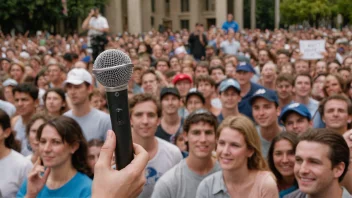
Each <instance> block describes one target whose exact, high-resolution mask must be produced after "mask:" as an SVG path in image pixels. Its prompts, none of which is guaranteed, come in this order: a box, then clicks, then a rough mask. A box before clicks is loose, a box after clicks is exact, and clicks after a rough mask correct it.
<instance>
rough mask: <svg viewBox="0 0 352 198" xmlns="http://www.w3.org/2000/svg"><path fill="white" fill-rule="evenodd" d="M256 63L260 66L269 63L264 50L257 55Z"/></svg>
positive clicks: (267, 55)
mask: <svg viewBox="0 0 352 198" xmlns="http://www.w3.org/2000/svg"><path fill="white" fill-rule="evenodd" d="M258 61H259V64H260V65H264V64H265V63H267V62H268V61H269V54H268V52H267V51H265V50H261V51H260V52H259V55H258Z"/></svg>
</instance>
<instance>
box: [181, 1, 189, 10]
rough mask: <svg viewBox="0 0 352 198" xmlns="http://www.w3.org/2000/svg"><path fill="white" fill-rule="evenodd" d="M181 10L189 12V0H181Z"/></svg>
mask: <svg viewBox="0 0 352 198" xmlns="http://www.w3.org/2000/svg"><path fill="white" fill-rule="evenodd" d="M181 12H189V0H181Z"/></svg>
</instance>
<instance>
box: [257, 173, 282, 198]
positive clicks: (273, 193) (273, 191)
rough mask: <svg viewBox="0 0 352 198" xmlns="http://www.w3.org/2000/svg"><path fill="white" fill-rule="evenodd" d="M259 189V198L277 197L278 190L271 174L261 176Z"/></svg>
mask: <svg viewBox="0 0 352 198" xmlns="http://www.w3.org/2000/svg"><path fill="white" fill-rule="evenodd" d="M260 191H261V192H262V196H261V198H279V190H278V189H277V185H276V182H275V180H274V178H273V176H272V175H271V174H268V175H267V176H265V178H263V180H262V185H261V189H260Z"/></svg>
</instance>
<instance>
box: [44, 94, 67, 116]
mask: <svg viewBox="0 0 352 198" xmlns="http://www.w3.org/2000/svg"><path fill="white" fill-rule="evenodd" d="M64 106H65V101H63V100H62V98H61V97H60V95H59V94H57V93H56V92H54V91H51V92H49V93H48V94H47V96H46V100H45V107H46V109H47V111H48V113H49V114H54V115H55V114H60V111H61V109H62V108H63V107H64Z"/></svg>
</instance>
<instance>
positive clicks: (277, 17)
mask: <svg viewBox="0 0 352 198" xmlns="http://www.w3.org/2000/svg"><path fill="white" fill-rule="evenodd" d="M279 27H280V0H275V28H279Z"/></svg>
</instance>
